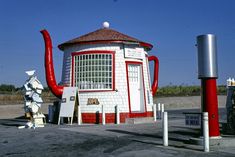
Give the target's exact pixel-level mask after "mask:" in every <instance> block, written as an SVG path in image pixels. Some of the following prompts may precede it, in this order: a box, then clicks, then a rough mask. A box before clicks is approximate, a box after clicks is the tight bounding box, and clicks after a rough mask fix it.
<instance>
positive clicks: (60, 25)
mask: <svg viewBox="0 0 235 157" xmlns="http://www.w3.org/2000/svg"><path fill="white" fill-rule="evenodd" d="M0 19H1V20H0V84H3V83H5V84H14V85H16V86H21V85H22V84H23V83H24V81H25V80H26V79H27V75H26V74H25V73H24V71H26V70H30V69H36V71H37V75H38V78H39V79H40V80H41V81H42V82H43V84H44V85H46V83H45V75H44V63H43V62H44V42H43V38H42V36H41V34H40V33H39V31H40V30H41V29H44V28H46V29H47V30H48V31H49V32H50V34H51V37H52V40H53V46H54V49H53V51H54V64H55V65H54V66H55V73H56V78H57V82H59V81H60V80H61V71H62V59H63V52H62V51H60V50H59V49H58V48H57V45H59V44H60V43H63V42H65V41H67V40H70V39H73V38H75V37H78V36H81V35H83V34H86V33H89V32H91V31H94V30H96V29H99V28H101V25H102V23H103V22H104V21H109V22H110V27H111V28H112V29H115V30H118V31H120V32H122V33H125V34H128V35H130V36H133V37H136V38H138V39H140V40H143V41H146V42H149V43H151V44H153V45H154V48H153V49H152V50H151V51H150V54H152V55H156V56H157V57H158V58H159V60H160V74H159V85H160V86H165V85H169V84H174V85H182V84H183V85H199V84H200V80H198V79H197V50H196V47H195V44H196V36H198V35H201V34H207V33H213V34H215V35H216V36H217V45H218V65H219V69H218V70H219V78H218V81H217V82H218V84H226V79H227V78H228V77H235V69H234V66H235V65H234V62H235V61H234V59H235V1H234V0H224V1H222V0H69V1H68V0H67V1H66V0H38V1H32V0H1V1H0Z"/></svg>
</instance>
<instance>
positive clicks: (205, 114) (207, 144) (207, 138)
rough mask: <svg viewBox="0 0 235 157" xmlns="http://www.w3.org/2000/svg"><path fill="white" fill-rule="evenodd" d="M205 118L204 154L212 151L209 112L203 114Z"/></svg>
mask: <svg viewBox="0 0 235 157" xmlns="http://www.w3.org/2000/svg"><path fill="white" fill-rule="evenodd" d="M202 115H203V116H202V118H203V137H204V138H203V145H204V152H209V151H210V145H209V125H208V112H203V113H202Z"/></svg>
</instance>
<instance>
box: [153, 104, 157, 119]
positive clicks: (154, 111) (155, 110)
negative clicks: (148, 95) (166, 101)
mask: <svg viewBox="0 0 235 157" xmlns="http://www.w3.org/2000/svg"><path fill="white" fill-rule="evenodd" d="M153 120H154V122H156V121H157V104H153Z"/></svg>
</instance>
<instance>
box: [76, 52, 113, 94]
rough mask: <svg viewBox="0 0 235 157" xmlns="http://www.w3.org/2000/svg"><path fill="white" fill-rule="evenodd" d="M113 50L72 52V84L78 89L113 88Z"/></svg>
mask: <svg viewBox="0 0 235 157" xmlns="http://www.w3.org/2000/svg"><path fill="white" fill-rule="evenodd" d="M113 55H114V54H113V52H103V53H102V52H97V51H95V52H86V53H85V52H80V53H74V54H73V56H74V57H73V59H74V65H73V66H74V68H73V69H74V75H73V76H74V82H73V83H74V86H76V87H78V88H79V89H80V90H112V89H113V62H114V61H113Z"/></svg>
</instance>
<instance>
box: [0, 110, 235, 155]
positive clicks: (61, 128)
mask: <svg viewBox="0 0 235 157" xmlns="http://www.w3.org/2000/svg"><path fill="white" fill-rule="evenodd" d="M188 111H190V112H191V111H192V112H193V111H196V110H170V111H168V116H169V146H168V147H164V146H163V145H162V122H161V120H158V121H157V122H155V123H145V124H120V125H115V124H109V125H105V126H103V125H89V124H83V125H80V126H78V125H77V124H76V123H75V124H73V125H66V124H64V125H55V124H46V126H45V127H44V128H36V129H18V126H21V125H24V124H25V123H26V120H25V119H22V118H14V119H1V120H0V156H9V157H14V156H24V157H25V156H79V157H81V156H88V157H89V156H93V157H94V156H95V157H101V156H102V157H103V156H104V157H106V156H107V157H109V156H110V157H112V156H117V157H129V156H133V157H143V156H146V157H152V156H154V157H155V156H162V157H171V156H174V157H175V156H187V157H188V156H213V157H214V156H220V157H221V156H222V157H223V156H224V157H225V156H226V157H228V156H235V149H234V148H235V143H234V144H233V142H232V143H230V145H229V146H226V147H224V146H220V145H216V146H211V147H210V152H209V153H205V152H203V146H202V145H195V144H192V143H191V142H190V139H191V138H198V137H200V127H199V126H186V125H185V124H184V115H183V114H182V113H183V112H188ZM220 112H221V113H224V109H220ZM223 117H224V116H223ZM224 138H225V137H224ZM226 138H227V137H226ZM229 138H230V139H233V138H235V136H231V135H230V136H229Z"/></svg>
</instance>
